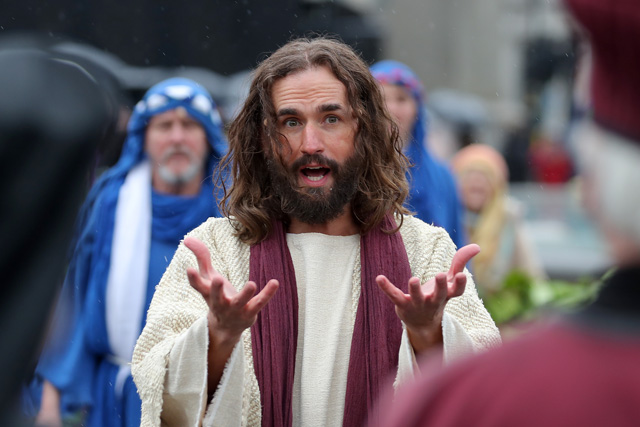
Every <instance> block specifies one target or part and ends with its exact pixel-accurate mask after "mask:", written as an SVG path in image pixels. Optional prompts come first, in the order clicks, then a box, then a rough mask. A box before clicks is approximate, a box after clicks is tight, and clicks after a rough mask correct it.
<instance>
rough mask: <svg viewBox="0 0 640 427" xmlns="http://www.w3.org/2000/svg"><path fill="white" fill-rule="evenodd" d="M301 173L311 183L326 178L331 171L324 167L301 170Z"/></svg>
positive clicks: (309, 167) (310, 167)
mask: <svg viewBox="0 0 640 427" xmlns="http://www.w3.org/2000/svg"><path fill="white" fill-rule="evenodd" d="M300 172H301V173H302V174H303V175H304V176H305V177H307V179H309V181H313V182H317V181H320V180H321V179H322V178H324V177H325V176H326V175H327V174H328V173H329V172H331V169H329V168H325V167H324V166H308V167H305V168H302V169H300Z"/></svg>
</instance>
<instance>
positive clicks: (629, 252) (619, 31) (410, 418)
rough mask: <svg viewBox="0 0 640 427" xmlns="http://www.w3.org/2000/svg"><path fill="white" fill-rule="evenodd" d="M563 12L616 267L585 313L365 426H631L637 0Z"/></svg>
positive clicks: (571, 6) (576, 0)
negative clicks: (584, 59)
mask: <svg viewBox="0 0 640 427" xmlns="http://www.w3.org/2000/svg"><path fill="white" fill-rule="evenodd" d="M566 6H567V9H568V11H569V12H571V13H572V15H573V17H575V19H576V21H577V22H578V24H579V25H580V26H581V28H582V29H583V30H584V32H585V34H586V37H587V39H588V41H589V43H590V46H591V50H592V57H591V65H590V68H591V90H590V93H591V113H590V115H589V116H590V117H588V118H586V119H585V121H584V122H583V123H582V125H581V129H580V130H579V131H576V132H574V136H575V138H576V140H575V148H576V150H577V152H578V155H579V163H578V165H579V172H580V175H581V179H582V180H583V191H584V200H585V206H586V208H587V209H588V210H589V211H590V213H591V214H592V215H593V217H594V219H595V220H596V221H597V223H598V225H599V226H600V228H601V229H602V231H603V234H604V236H605V238H606V240H607V242H608V245H609V247H610V250H611V253H612V255H613V258H614V260H615V264H616V269H615V270H614V271H613V272H612V274H611V275H610V276H608V277H606V278H605V282H604V284H603V286H602V288H601V290H600V293H599V295H598V297H597V299H596V300H595V301H594V302H593V303H592V304H591V305H590V306H589V307H587V308H585V309H583V310H581V311H579V312H577V313H574V314H572V315H567V316H565V317H564V318H562V319H560V320H558V321H556V322H554V323H552V324H551V325H546V326H541V327H539V328H538V329H536V330H535V331H532V332H530V333H529V334H528V335H527V336H524V337H521V338H518V339H515V340H513V341H511V342H507V343H506V344H505V345H504V346H503V347H502V348H500V349H497V350H494V351H490V352H488V353H486V354H484V355H481V356H479V357H474V358H471V359H469V360H466V361H464V362H462V363H461V364H459V365H457V366H453V367H451V369H449V370H447V371H446V372H444V373H443V374H441V375H439V376H437V377H436V378H433V377H432V378H427V377H426V376H425V377H423V378H421V379H420V380H419V381H418V382H416V383H414V384H412V385H411V386H409V387H407V388H406V389H404V390H402V391H401V392H399V393H398V395H397V398H396V399H395V405H394V406H393V410H392V411H388V412H386V415H387V416H385V417H382V418H381V419H379V420H378V421H379V423H377V424H375V425H380V426H385V427H387V426H390V427H393V426H407V427H412V426H427V425H429V426H431V425H438V426H439V425H446V426H466V425H474V426H496V425H514V426H515V425H517V426H541V425H544V426H567V425H581V426H603V425H612V426H614V425H615V426H637V425H640V410H639V408H640V369H638V361H639V360H640V221H638V212H640V168H638V165H639V164H640V43H638V41H639V40H640V4H638V2H637V1H636V0H610V1H608V2H602V1H600V0H566ZM582 67H584V64H583V65H581V67H580V68H579V70H578V71H579V72H582V71H584V68H582ZM382 413H385V412H384V411H383V412H382Z"/></svg>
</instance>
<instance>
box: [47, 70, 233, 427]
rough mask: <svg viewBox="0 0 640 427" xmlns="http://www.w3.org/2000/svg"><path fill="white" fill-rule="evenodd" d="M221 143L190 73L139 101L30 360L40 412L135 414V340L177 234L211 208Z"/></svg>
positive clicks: (88, 205)
mask: <svg viewBox="0 0 640 427" xmlns="http://www.w3.org/2000/svg"><path fill="white" fill-rule="evenodd" d="M225 149H226V143H225V140H224V137H223V133H222V123H221V120H220V116H219V114H218V112H217V110H216V106H215V104H214V103H213V100H212V99H211V97H210V95H209V94H208V93H207V92H206V91H205V90H204V89H203V88H202V87H201V86H199V85H198V84H196V83H195V82H193V81H191V80H187V79H182V78H175V79H169V80H166V81H163V82H161V83H158V84H157V85H155V86H153V87H152V88H151V89H149V91H148V92H147V93H146V94H145V96H144V98H143V99H142V100H141V101H140V102H139V103H138V104H137V105H136V108H135V110H134V112H133V115H132V117H131V119H130V122H129V126H128V136H127V140H126V142H125V145H124V148H123V151H122V154H121V156H120V159H119V161H118V163H117V164H116V165H115V166H114V167H113V168H111V169H110V170H108V171H107V172H105V173H104V174H103V175H102V176H101V177H100V178H99V179H98V181H97V182H96V183H95V185H94V186H93V188H92V189H91V192H90V193H89V195H88V197H87V200H86V201H85V204H84V206H83V209H82V212H81V216H80V222H79V229H78V234H77V242H76V245H75V251H74V253H73V257H72V259H71V262H70V266H69V270H68V273H67V278H66V283H65V288H64V290H63V292H64V293H65V294H64V295H63V298H62V300H61V303H60V307H59V310H58V317H59V319H57V320H58V321H59V323H60V324H59V325H58V327H57V328H56V330H54V335H53V336H52V337H51V338H50V343H51V344H50V345H49V348H48V349H47V351H46V352H45V354H44V355H43V357H42V359H41V361H40V364H39V366H38V369H37V376H38V378H39V379H42V380H44V384H43V391H42V402H41V407H40V408H41V409H40V413H39V414H38V418H37V422H39V423H43V424H46V423H50V424H54V425H55V424H58V425H59V424H60V408H62V410H63V411H67V410H74V409H76V410H77V408H79V407H81V406H85V405H88V406H89V407H90V412H89V419H88V425H91V426H112V425H118V426H120V425H127V426H133V425H136V426H137V425H139V424H140V399H139V397H138V395H137V392H136V389H135V386H134V384H133V381H132V379H131V375H130V368H129V362H130V360H131V354H132V352H133V347H134V345H135V342H136V339H137V337H138V335H139V333H140V331H141V330H142V326H143V325H144V323H145V321H146V313H147V309H148V307H149V304H150V302H151V297H152V296H153V292H154V289H155V285H156V284H157V283H158V282H159V281H160V277H161V275H162V273H163V272H164V270H165V269H166V267H167V265H168V260H170V259H171V257H172V256H173V254H174V252H175V249H176V247H177V245H178V243H179V241H180V239H181V238H182V236H184V234H185V233H186V232H187V231H189V230H190V229H192V228H193V227H195V226H196V225H198V224H200V223H201V222H202V221H204V220H205V219H207V218H208V217H210V216H215V215H218V210H217V209H216V207H215V205H214V203H213V201H212V193H213V180H212V178H211V177H212V171H213V168H214V166H215V165H216V164H217V162H218V160H219V158H220V157H221V156H222V155H223V154H224V152H225ZM68 313H73V314H72V315H71V316H72V317H71V318H66V319H65V318H62V317H64V316H70V315H69V314H68ZM60 395H61V396H60ZM60 397H61V398H60Z"/></svg>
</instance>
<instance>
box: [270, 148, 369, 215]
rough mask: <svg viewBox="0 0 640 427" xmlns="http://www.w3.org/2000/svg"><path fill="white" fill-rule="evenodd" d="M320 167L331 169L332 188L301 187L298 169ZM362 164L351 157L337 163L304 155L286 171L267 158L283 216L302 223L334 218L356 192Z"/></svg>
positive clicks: (354, 156) (280, 165) (320, 156)
mask: <svg viewBox="0 0 640 427" xmlns="http://www.w3.org/2000/svg"><path fill="white" fill-rule="evenodd" d="M307 164H321V165H326V166H328V167H329V168H330V169H331V176H332V177H333V184H332V185H331V187H329V188H327V187H300V186H299V184H298V179H299V173H300V172H299V170H300V168H301V167H302V166H303V165H307ZM361 167H362V161H361V160H360V158H359V157H358V156H357V155H355V154H354V155H352V156H351V157H349V158H348V159H347V160H346V161H345V162H344V163H342V164H340V163H338V162H336V161H335V160H331V159H329V158H327V157H325V156H323V155H322V154H305V155H303V156H302V157H300V158H299V159H298V160H296V161H295V162H294V163H293V164H292V165H291V166H290V167H289V168H288V169H287V168H286V167H284V166H283V165H282V164H281V163H280V162H278V161H275V160H274V159H272V158H268V159H267V168H268V169H269V172H270V177H271V185H272V187H273V192H274V194H275V196H276V198H277V200H278V202H279V203H280V209H281V211H282V213H283V214H284V215H287V216H289V217H293V218H296V219H298V220H299V221H301V222H303V223H305V224H312V225H315V224H324V223H326V222H329V221H331V220H333V219H336V218H337V217H338V216H340V215H341V214H342V213H343V212H344V208H345V206H346V205H347V204H348V203H350V202H351V201H352V200H353V197H354V196H355V194H356V192H357V189H358V180H359V179H358V178H359V175H360V169H361Z"/></svg>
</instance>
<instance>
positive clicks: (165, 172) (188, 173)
mask: <svg viewBox="0 0 640 427" xmlns="http://www.w3.org/2000/svg"><path fill="white" fill-rule="evenodd" d="M176 153H184V154H185V155H186V156H187V157H189V166H188V167H187V168H186V169H185V170H183V171H182V172H180V173H176V172H174V171H172V170H171V169H170V168H169V167H168V166H167V165H166V161H167V159H168V158H169V157H171V156H172V155H174V154H176ZM203 164H204V162H203V161H202V160H200V159H198V158H197V157H196V155H195V154H193V152H192V151H191V150H189V149H187V148H184V147H182V148H176V149H170V150H169V151H167V153H165V155H164V156H163V157H162V159H161V160H160V164H159V167H158V175H159V176H160V179H161V180H162V181H164V182H165V183H166V184H169V185H172V186H180V185H184V184H187V183H188V182H190V181H191V180H192V179H193V178H195V177H196V176H197V175H198V173H199V172H200V170H201V169H202V167H203Z"/></svg>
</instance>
